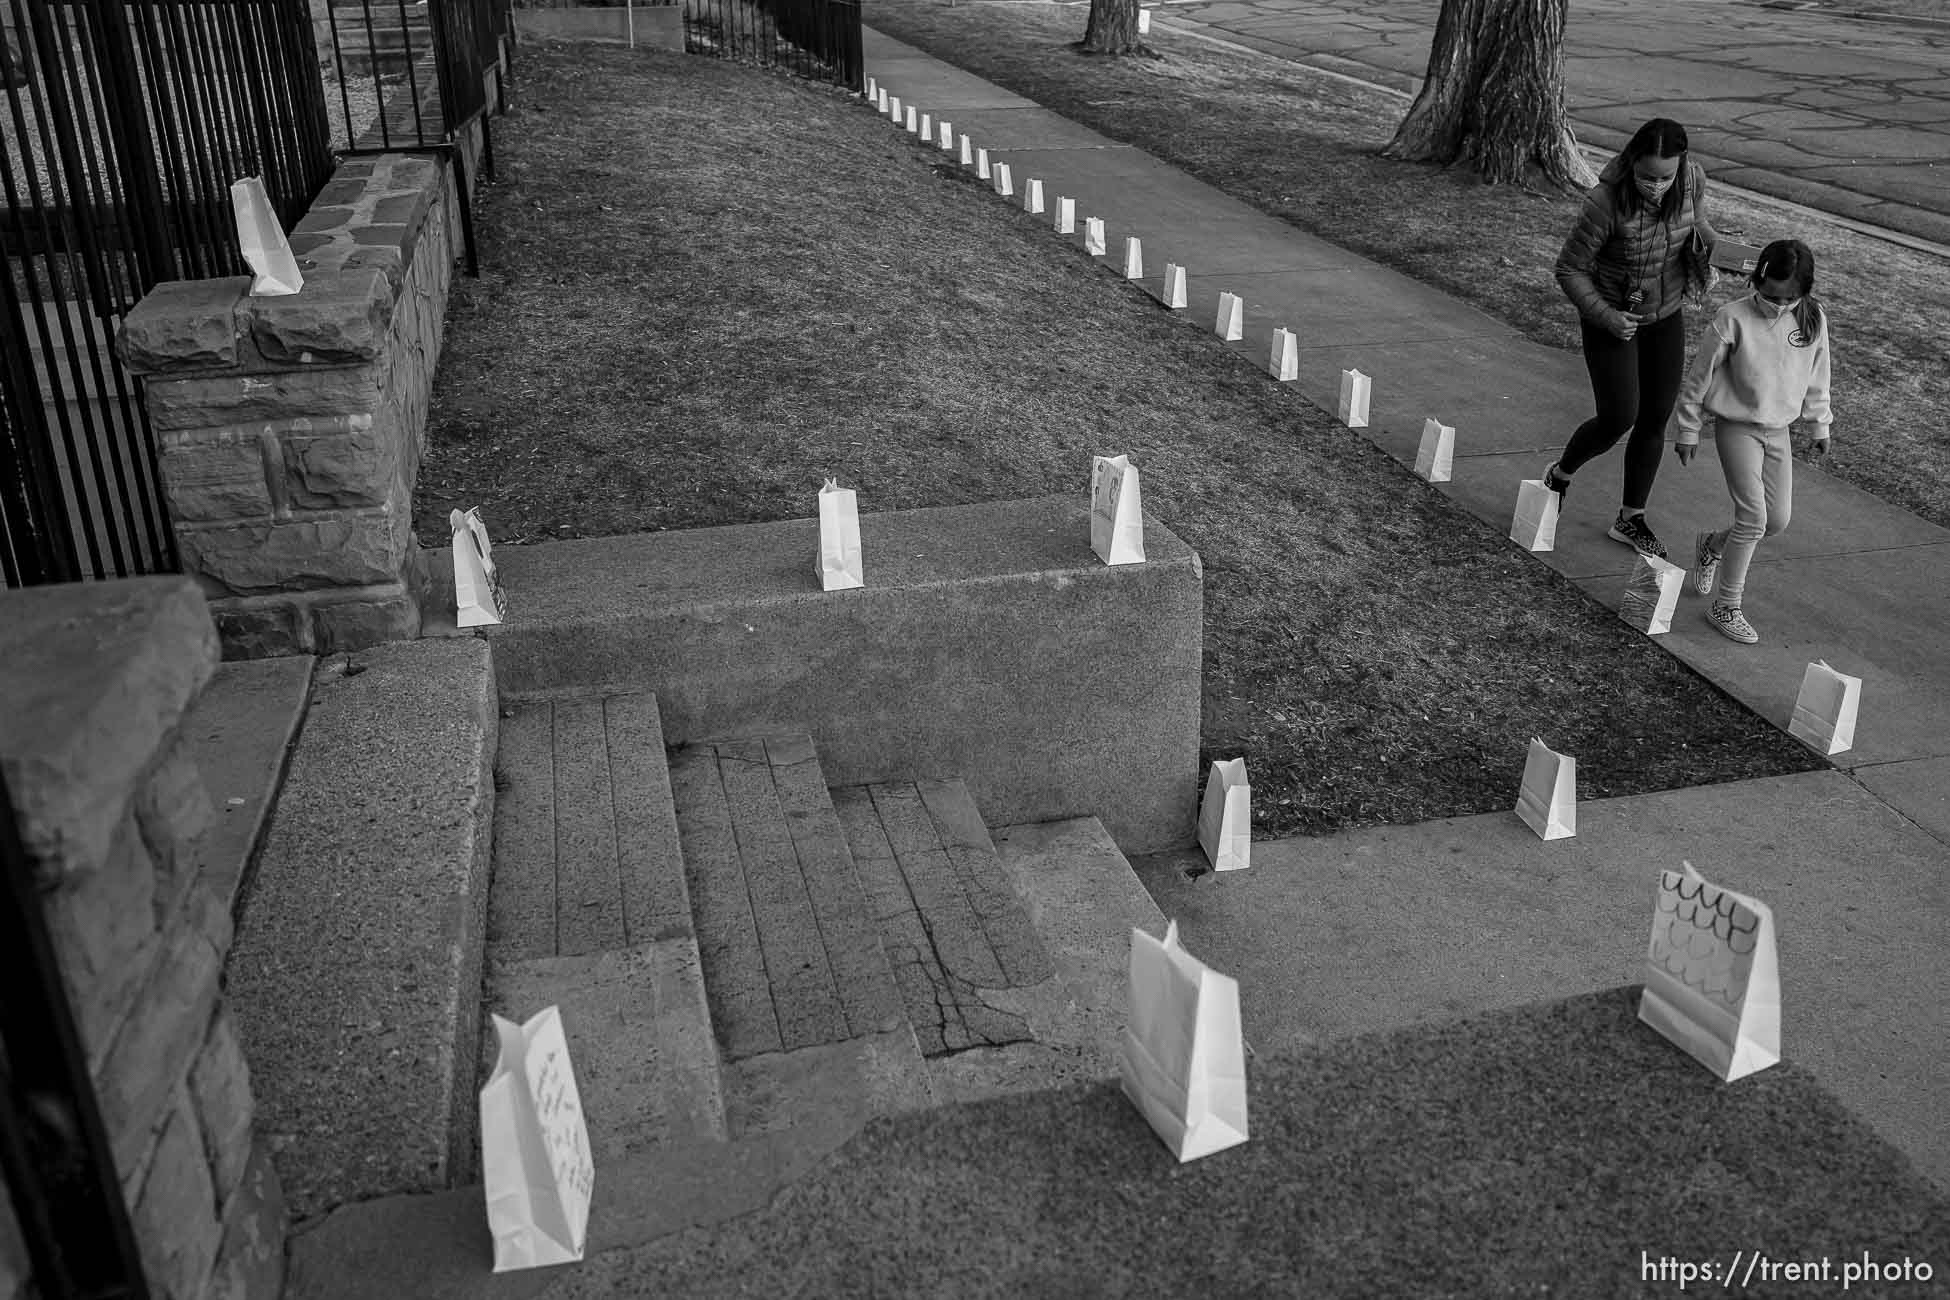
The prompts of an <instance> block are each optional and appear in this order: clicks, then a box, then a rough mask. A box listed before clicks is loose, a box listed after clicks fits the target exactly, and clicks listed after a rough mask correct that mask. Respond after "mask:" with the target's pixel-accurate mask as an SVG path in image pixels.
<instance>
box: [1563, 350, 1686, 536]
mask: <svg viewBox="0 0 1950 1300" xmlns="http://www.w3.org/2000/svg"><path fill="white" fill-rule="evenodd" d="M1582 329H1583V332H1584V368H1585V369H1586V370H1588V371H1590V372H1591V395H1592V397H1593V398H1594V399H1595V400H1596V402H1597V406H1598V413H1597V414H1596V415H1594V416H1592V417H1591V418H1590V419H1589V420H1586V421H1585V422H1584V423H1583V424H1580V425H1579V426H1578V428H1577V432H1576V433H1573V434H1572V435H1571V441H1570V442H1568V443H1566V444H1565V447H1564V454H1563V455H1561V456H1559V457H1558V458H1557V467H1558V469H1559V470H1560V471H1562V472H1563V473H1565V474H1575V473H1577V472H1578V468H1579V467H1580V466H1582V465H1584V464H1585V463H1587V462H1588V461H1592V460H1595V459H1597V458H1598V457H1599V456H1602V455H1604V454H1605V453H1606V452H1608V451H1610V450H1611V449H1612V446H1613V445H1614V444H1615V443H1617V441H1618V440H1619V439H1620V438H1623V437H1624V436H1625V435H1626V434H1627V433H1630V434H1631V435H1632V437H1631V440H1630V441H1629V442H1627V443H1626V444H1625V499H1624V504H1625V508H1626V509H1628V510H1643V509H1645V502H1646V499H1647V498H1648V497H1650V496H1651V495H1652V480H1653V479H1655V478H1657V477H1658V475H1659V457H1660V455H1661V454H1662V453H1664V451H1665V449H1666V441H1665V439H1666V421H1667V420H1668V419H1670V418H1671V416H1672V408H1673V404H1674V403H1675V402H1676V401H1678V399H1679V381H1680V380H1681V379H1683V378H1684V377H1685V372H1686V313H1685V312H1683V311H1676V312H1674V313H1673V314H1672V315H1670V316H1668V317H1666V318H1665V319H1664V320H1661V321H1648V322H1647V323H1645V324H1643V325H1640V326H1639V328H1638V332H1637V333H1636V334H1634V335H1633V336H1632V337H1631V338H1629V339H1621V338H1619V337H1618V336H1617V335H1616V334H1613V333H1612V332H1611V331H1610V330H1608V329H1606V328H1605V327H1604V326H1602V325H1593V324H1592V323H1591V322H1590V321H1584V322H1582Z"/></svg>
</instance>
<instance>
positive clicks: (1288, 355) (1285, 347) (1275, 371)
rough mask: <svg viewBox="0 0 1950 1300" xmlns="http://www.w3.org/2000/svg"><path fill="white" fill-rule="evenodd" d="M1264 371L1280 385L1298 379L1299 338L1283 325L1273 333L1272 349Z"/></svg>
mask: <svg viewBox="0 0 1950 1300" xmlns="http://www.w3.org/2000/svg"><path fill="white" fill-rule="evenodd" d="M1266 371H1267V373H1268V374H1270V375H1272V376H1273V378H1275V379H1277V380H1279V381H1280V382H1281V383H1289V382H1291V381H1292V380H1295V379H1298V378H1299V377H1300V336H1299V335H1298V334H1295V333H1294V332H1293V331H1292V330H1290V329H1288V328H1286V327H1285V326H1284V325H1282V326H1280V327H1279V328H1278V329H1275V330H1274V331H1273V348H1272V351H1271V352H1270V353H1269V354H1268V355H1267V358H1266Z"/></svg>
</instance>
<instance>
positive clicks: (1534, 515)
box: [1510, 478, 1557, 551]
mask: <svg viewBox="0 0 1950 1300" xmlns="http://www.w3.org/2000/svg"><path fill="white" fill-rule="evenodd" d="M1510 540H1511V541H1513V542H1515V543H1516V544H1517V545H1518V546H1521V547H1523V548H1524V549H1525V550H1526V551H1548V550H1550V549H1551V548H1552V547H1554V546H1556V545H1557V493H1555V492H1553V491H1551V490H1550V488H1549V487H1548V486H1546V485H1545V483H1544V480H1542V479H1540V478H1527V479H1525V480H1524V481H1523V482H1522V483H1521V484H1519V485H1518V487H1517V512H1516V514H1515V515H1514V516H1513V517H1512V518H1511V520H1510Z"/></svg>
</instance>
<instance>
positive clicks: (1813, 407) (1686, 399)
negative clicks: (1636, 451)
mask: <svg viewBox="0 0 1950 1300" xmlns="http://www.w3.org/2000/svg"><path fill="white" fill-rule="evenodd" d="M1799 333H1800V326H1799V325H1798V324H1797V323H1796V321H1795V318H1794V312H1793V310H1792V309H1789V310H1787V311H1780V312H1777V310H1776V309H1775V308H1774V306H1773V305H1772V304H1771V303H1767V302H1763V301H1762V300H1761V297H1760V295H1759V294H1758V293H1750V294H1748V295H1747V296H1746V297H1744V298H1736V299H1735V300H1734V301H1732V302H1730V303H1728V304H1727V305H1726V306H1724V307H1722V308H1720V310H1719V312H1718V314H1716V315H1715V316H1714V317H1713V327H1712V329H1711V331H1710V332H1709V333H1708V334H1707V335H1706V337H1704V338H1702V339H1701V340H1700V349H1699V351H1698V353H1696V354H1695V355H1694V357H1693V364H1692V367H1691V369H1689V370H1688V371H1687V372H1686V379H1685V382H1684V383H1682V384H1681V385H1680V386H1679V404H1678V408H1677V410H1676V411H1675V413H1674V418H1675V419H1676V421H1677V422H1678V426H1679V444H1680V445H1681V446H1685V447H1691V446H1696V445H1698V443H1699V426H1700V420H1701V418H1702V413H1704V414H1710V415H1714V416H1717V417H1718V418H1720V419H1722V420H1734V421H1738V422H1739V423H1741V424H1759V425H1765V426H1767V427H1768V428H1770V429H1782V428H1786V427H1787V426H1788V425H1790V424H1792V423H1794V422H1795V421H1796V420H1804V421H1806V422H1808V423H1810V424H1814V425H1817V426H1819V428H1820V432H1819V433H1817V434H1816V435H1815V436H1816V437H1817V438H1826V437H1827V436H1828V428H1829V425H1830V424H1831V423H1832V422H1833V420H1834V416H1833V413H1832V412H1831V411H1830V410H1829V408H1828V313H1827V312H1826V311H1824V312H1822V314H1821V330H1820V332H1819V333H1818V334H1817V336H1816V337H1815V338H1814V339H1813V340H1802V343H1803V344H1804V345H1803V346H1798V347H1797V346H1796V344H1795V340H1796V339H1797V336H1798V335H1799Z"/></svg>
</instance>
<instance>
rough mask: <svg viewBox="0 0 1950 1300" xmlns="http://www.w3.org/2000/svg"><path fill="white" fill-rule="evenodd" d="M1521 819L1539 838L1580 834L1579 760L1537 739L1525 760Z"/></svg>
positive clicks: (1519, 809) (1519, 798)
mask: <svg viewBox="0 0 1950 1300" xmlns="http://www.w3.org/2000/svg"><path fill="white" fill-rule="evenodd" d="M1517 816H1519V817H1521V818H1523V821H1524V825H1526V826H1528V827H1530V829H1531V830H1533V831H1536V832H1537V835H1538V838H1540V839H1546V840H1562V839H1568V838H1569V837H1571V836H1573V835H1576V834H1577V833H1578V760H1577V759H1575V758H1572V757H1571V756H1570V755H1568V754H1560V753H1558V752H1557V751H1556V750H1554V749H1552V748H1551V747H1550V746H1549V745H1546V744H1545V743H1544V742H1543V741H1541V740H1539V739H1537V738H1536V737H1535V736H1532V737H1531V738H1530V752H1529V753H1528V754H1526V755H1525V756H1524V760H1523V785H1522V786H1521V787H1519V788H1518V790H1517Z"/></svg>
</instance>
